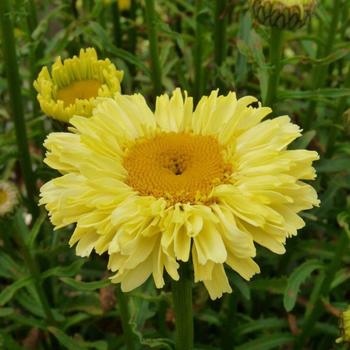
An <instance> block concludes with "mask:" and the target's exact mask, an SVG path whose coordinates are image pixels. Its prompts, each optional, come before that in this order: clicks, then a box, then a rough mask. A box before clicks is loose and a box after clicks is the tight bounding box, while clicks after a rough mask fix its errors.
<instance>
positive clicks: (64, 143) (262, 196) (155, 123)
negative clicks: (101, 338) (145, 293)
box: [41, 89, 319, 299]
mask: <svg viewBox="0 0 350 350" xmlns="http://www.w3.org/2000/svg"><path fill="white" fill-rule="evenodd" d="M253 102H256V99H255V98H254V97H250V96H248V97H244V98H241V99H237V98H236V95H235V94H234V93H229V94H228V95H227V96H218V93H217V92H216V91H214V92H212V93H211V94H210V96H205V97H203V98H202V99H201V100H200V102H199V103H198V105H197V107H196V108H195V109H193V101H192V98H191V97H188V96H187V95H186V94H185V95H184V96H183V94H182V93H181V91H180V90H179V89H177V90H175V91H174V93H173V95H172V96H171V97H169V96H168V95H163V96H160V97H158V98H157V102H156V108H155V112H152V111H151V110H150V109H149V107H148V106H147V104H146V102H145V100H144V98H143V97H142V96H141V95H133V96H123V95H120V94H117V95H116V96H115V99H108V98H107V99H104V100H103V101H101V102H100V103H99V104H98V105H97V107H96V108H95V109H94V112H93V116H92V117H91V118H90V119H84V118H82V117H74V118H73V119H72V120H71V124H72V125H73V128H72V131H73V133H72V134H69V133H53V134H50V135H49V136H48V138H47V140H46V141H45V147H46V148H47V150H48V152H47V156H46V160H45V161H46V163H47V164H48V165H49V166H50V167H52V168H54V169H57V170H58V171H59V172H61V174H62V176H61V177H58V178H56V179H54V180H51V181H50V182H48V183H46V184H45V185H44V186H43V187H42V189H41V204H44V205H45V206H46V208H47V209H48V211H49V213H50V217H51V221H52V223H53V224H54V225H55V226H56V227H62V226H66V225H69V224H72V223H76V228H75V231H74V233H73V235H72V238H71V241H70V244H71V245H73V244H76V243H77V247H76V249H77V254H78V255H82V256H88V255H89V254H90V253H91V251H92V250H95V251H96V252H97V253H98V254H102V253H104V252H107V253H108V255H109V263H108V268H109V269H110V270H111V271H112V272H114V276H113V277H112V281H113V282H116V283H121V286H122V289H123V290H124V291H129V290H132V289H134V288H136V287H138V286H139V285H141V284H142V283H143V282H144V281H145V280H146V279H147V278H149V277H150V276H153V279H154V282H155V284H156V286H157V287H158V288H161V287H162V286H163V285H164V277H163V276H164V272H165V271H166V272H167V273H168V274H169V275H170V277H171V278H172V279H174V280H177V279H178V278H179V275H178V267H179V263H180V262H187V261H189V260H191V261H192V263H193V270H194V280H195V282H203V283H204V285H205V287H206V288H207V290H208V292H209V294H210V297H211V298H212V299H215V298H219V297H221V296H222V294H223V293H229V292H231V286H230V284H229V282H228V278H227V276H226V272H225V268H224V267H225V266H228V267H230V268H232V269H233V270H235V271H236V272H237V273H239V274H240V275H241V276H242V277H243V278H245V279H246V280H249V279H250V278H251V277H252V276H253V275H254V274H256V273H258V272H259V271H260V269H259V266H258V265H257V264H256V263H255V262H254V260H253V258H254V257H255V254H256V250H255V244H256V243H258V244H260V245H263V246H264V247H266V248H268V249H270V250H271V251H273V252H275V253H277V254H282V253H284V251H285V248H284V245H285V241H286V239H287V238H288V237H290V236H293V235H295V234H296V233H297V230H298V229H300V228H302V227H303V226H304V221H303V220H302V218H301V217H300V216H299V214H300V212H301V211H302V210H306V209H310V208H312V207H313V206H315V205H318V204H319V201H318V199H317V194H316V192H315V190H314V189H313V188H312V187H311V186H310V185H309V184H307V183H305V182H304V180H312V179H314V178H315V171H314V169H313V167H312V162H313V161H314V160H316V159H318V155H317V153H316V152H313V151H307V150H287V146H288V145H289V144H290V143H291V142H293V141H294V140H295V139H296V138H298V137H299V136H300V135H301V131H300V129H299V128H298V126H296V125H295V124H292V123H291V122H290V119H289V118H288V117H287V116H281V117H278V118H275V119H267V120H265V121H263V119H264V118H265V117H266V116H267V115H268V114H269V113H270V112H271V109H270V108H267V107H261V106H260V105H259V106H258V107H252V106H251V104H252V103H253Z"/></svg>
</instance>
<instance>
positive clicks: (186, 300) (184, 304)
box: [172, 263, 193, 350]
mask: <svg viewBox="0 0 350 350" xmlns="http://www.w3.org/2000/svg"><path fill="white" fill-rule="evenodd" d="M172 293H173V302H174V310H175V324H176V346H175V349H176V350H192V349H193V315H192V279H191V274H190V265H189V264H188V263H186V264H182V265H181V266H180V279H179V281H177V282H175V281H174V282H172Z"/></svg>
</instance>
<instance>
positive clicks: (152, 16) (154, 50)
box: [145, 0, 162, 96]
mask: <svg viewBox="0 0 350 350" xmlns="http://www.w3.org/2000/svg"><path fill="white" fill-rule="evenodd" d="M145 4H146V7H145V15H146V23H147V30H148V39H149V46H150V54H151V67H152V81H153V87H154V92H155V94H156V95H157V96H158V95H160V94H161V92H162V70H161V66H160V61H159V54H158V36H157V18H156V11H155V7H154V0H145Z"/></svg>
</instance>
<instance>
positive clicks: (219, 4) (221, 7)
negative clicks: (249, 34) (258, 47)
mask: <svg viewBox="0 0 350 350" xmlns="http://www.w3.org/2000/svg"><path fill="white" fill-rule="evenodd" d="M227 3H228V1H227V0H216V2H215V26H214V45H215V49H214V55H215V64H216V69H217V74H218V73H219V72H218V69H219V68H220V67H221V65H222V63H223V62H224V60H225V57H226V52H227V45H226V42H227V40H226V37H227V35H226V27H227V14H226V6H227ZM218 75H219V74H218ZM216 82H217V85H220V86H222V81H221V79H220V78H219V77H217V79H216Z"/></svg>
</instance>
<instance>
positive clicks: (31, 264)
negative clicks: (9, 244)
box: [13, 211, 55, 325]
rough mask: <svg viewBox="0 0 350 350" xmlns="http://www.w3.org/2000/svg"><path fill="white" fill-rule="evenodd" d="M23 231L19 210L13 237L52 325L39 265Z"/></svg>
mask: <svg viewBox="0 0 350 350" xmlns="http://www.w3.org/2000/svg"><path fill="white" fill-rule="evenodd" d="M25 231H27V230H26V224H25V223H24V221H23V217H22V213H21V212H20V211H17V213H16V214H15V216H14V219H13V237H14V239H15V241H16V243H17V244H18V246H19V247H20V249H21V253H22V256H23V259H24V261H25V263H26V265H27V268H28V270H29V272H30V275H31V276H32V278H33V281H34V288H35V290H36V292H37V294H38V297H39V300H40V303H41V305H42V307H43V310H44V314H45V318H46V320H47V323H48V324H50V325H54V324H55V320H54V317H53V314H52V311H51V308H50V305H49V302H48V299H47V297H46V294H45V291H44V289H43V286H42V282H43V281H42V279H41V275H40V269H39V266H38V264H37V261H36V259H35V257H34V256H33V255H32V253H31V251H30V249H29V248H28V246H27V244H26V242H25V239H24V236H25V235H24V233H25Z"/></svg>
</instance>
